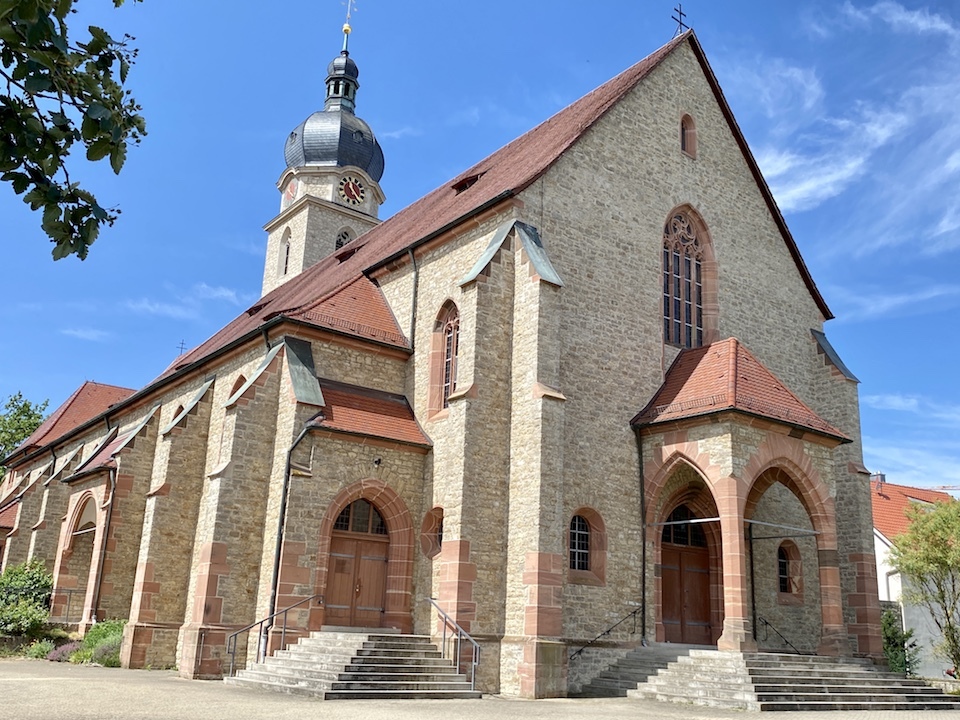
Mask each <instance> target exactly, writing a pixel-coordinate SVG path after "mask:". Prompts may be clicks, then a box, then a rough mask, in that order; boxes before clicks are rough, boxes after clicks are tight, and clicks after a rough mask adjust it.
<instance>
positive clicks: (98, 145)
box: [87, 138, 112, 164]
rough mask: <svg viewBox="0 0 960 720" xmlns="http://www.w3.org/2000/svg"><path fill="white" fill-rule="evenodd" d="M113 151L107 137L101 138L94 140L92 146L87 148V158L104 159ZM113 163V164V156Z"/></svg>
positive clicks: (91, 159)
mask: <svg viewBox="0 0 960 720" xmlns="http://www.w3.org/2000/svg"><path fill="white" fill-rule="evenodd" d="M111 152H112V148H111V145H110V141H109V140H108V139H106V138H100V139H99V140H97V141H96V142H94V143H93V144H92V145H91V146H90V147H88V148H87V160H90V161H93V162H95V161H97V160H102V159H103V158H105V157H106V156H107V155H110V154H111ZM111 164H112V157H111Z"/></svg>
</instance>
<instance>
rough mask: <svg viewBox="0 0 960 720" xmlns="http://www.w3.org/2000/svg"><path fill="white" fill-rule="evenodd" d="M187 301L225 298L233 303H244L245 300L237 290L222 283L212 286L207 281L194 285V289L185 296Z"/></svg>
mask: <svg viewBox="0 0 960 720" xmlns="http://www.w3.org/2000/svg"><path fill="white" fill-rule="evenodd" d="M184 300H185V301H187V302H192V301H200V300H224V301H225V302H228V303H230V304H231V305H242V304H243V301H242V300H241V299H240V297H239V296H238V295H237V291H236V290H233V289H231V288H226V287H223V286H222V285H217V286H211V285H207V284H206V283H198V284H197V285H194V286H193V288H192V291H191V292H190V293H189V294H188V295H186V296H185V297H184Z"/></svg>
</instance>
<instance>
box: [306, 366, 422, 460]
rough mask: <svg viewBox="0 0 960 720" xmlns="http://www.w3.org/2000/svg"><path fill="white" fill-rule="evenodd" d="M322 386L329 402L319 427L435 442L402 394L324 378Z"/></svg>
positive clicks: (405, 440)
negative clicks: (418, 420)
mask: <svg viewBox="0 0 960 720" xmlns="http://www.w3.org/2000/svg"><path fill="white" fill-rule="evenodd" d="M320 387H321V389H322V390H323V399H324V400H325V401H326V405H324V408H323V415H324V419H323V420H322V421H321V422H320V423H319V427H321V428H325V429H328V430H335V431H338V432H345V433H350V434H352V435H365V436H367V437H375V438H381V439H383V440H393V441H395V442H400V443H405V444H408V445H418V446H421V447H430V445H432V443H431V442H430V438H428V437H427V436H426V434H424V432H423V430H422V429H421V428H420V424H419V423H418V422H417V419H416V417H414V415H413V410H412V409H411V408H410V404H409V403H408V402H407V399H406V398H405V397H404V396H403V395H394V394H393V393H386V392H381V391H379V390H371V389H369V388H362V387H358V386H356V385H347V384H345V383H339V382H335V381H333V380H324V379H323V378H320Z"/></svg>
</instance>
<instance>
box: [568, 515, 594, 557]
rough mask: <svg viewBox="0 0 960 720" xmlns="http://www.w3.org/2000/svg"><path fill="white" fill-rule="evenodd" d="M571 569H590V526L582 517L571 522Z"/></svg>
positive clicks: (575, 516) (577, 517)
mask: <svg viewBox="0 0 960 720" xmlns="http://www.w3.org/2000/svg"><path fill="white" fill-rule="evenodd" d="M570 569H571V570H589V569H590V524H589V523H588V522H587V520H586V518H584V517H583V516H582V515H574V516H573V519H572V520H571V521H570Z"/></svg>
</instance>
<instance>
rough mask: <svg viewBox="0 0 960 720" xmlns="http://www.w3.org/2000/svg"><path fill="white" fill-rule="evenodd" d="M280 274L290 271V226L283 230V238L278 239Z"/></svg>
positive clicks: (282, 275)
mask: <svg viewBox="0 0 960 720" xmlns="http://www.w3.org/2000/svg"><path fill="white" fill-rule="evenodd" d="M277 259H278V267H277V269H278V270H279V271H280V276H281V277H284V276H285V275H286V274H287V273H288V272H290V228H287V229H286V230H284V231H283V238H282V239H281V240H280V252H279V254H278V256H277Z"/></svg>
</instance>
